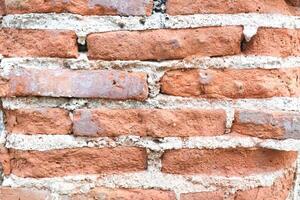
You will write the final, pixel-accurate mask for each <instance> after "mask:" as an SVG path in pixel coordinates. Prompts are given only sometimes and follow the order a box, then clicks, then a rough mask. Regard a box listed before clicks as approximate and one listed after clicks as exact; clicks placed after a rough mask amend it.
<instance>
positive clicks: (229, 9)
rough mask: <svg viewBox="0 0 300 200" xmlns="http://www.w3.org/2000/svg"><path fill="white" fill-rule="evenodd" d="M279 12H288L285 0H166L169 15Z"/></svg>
mask: <svg viewBox="0 0 300 200" xmlns="http://www.w3.org/2000/svg"><path fill="white" fill-rule="evenodd" d="M250 12H257V13H280V14H290V8H289V6H288V4H287V3H286V1H285V0H235V1H224V0H216V1H206V0H168V1H167V13H168V14H170V15H186V14H196V13H204V14H206V13H212V14H215V13H220V14H228V13H232V14H233V13H250Z"/></svg>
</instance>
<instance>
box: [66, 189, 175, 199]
mask: <svg viewBox="0 0 300 200" xmlns="http://www.w3.org/2000/svg"><path fill="white" fill-rule="evenodd" d="M97 198H98V199H99V198H100V199H105V200H108V199H110V200H113V199H116V200H118V199H120V200H133V199H134V200H154V199H155V200H176V197H175V194H174V193H173V192H169V191H161V190H141V189H108V188H95V189H93V190H92V191H91V192H89V193H87V194H82V195H74V196H73V197H72V198H71V199H72V200H81V199H91V200H92V199H97Z"/></svg>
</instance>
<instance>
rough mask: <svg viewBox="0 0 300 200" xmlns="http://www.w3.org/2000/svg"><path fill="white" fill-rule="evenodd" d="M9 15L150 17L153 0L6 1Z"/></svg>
mask: <svg viewBox="0 0 300 200" xmlns="http://www.w3.org/2000/svg"><path fill="white" fill-rule="evenodd" d="M5 2H6V10H7V13H8V14H19V13H51V12H57V13H62V12H68V13H75V14H81V15H150V14H151V12H152V7H153V1H152V0H115V1H97V0H67V1H66V0H55V1H40V0H29V1H15V0H5Z"/></svg>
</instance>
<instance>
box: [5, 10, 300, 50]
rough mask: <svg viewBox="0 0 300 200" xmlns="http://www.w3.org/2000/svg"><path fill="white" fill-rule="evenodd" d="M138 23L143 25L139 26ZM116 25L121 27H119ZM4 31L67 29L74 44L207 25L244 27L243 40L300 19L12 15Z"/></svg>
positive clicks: (298, 22) (249, 15)
mask: <svg viewBox="0 0 300 200" xmlns="http://www.w3.org/2000/svg"><path fill="white" fill-rule="evenodd" d="M141 21H142V22H143V23H141ZM120 24H123V25H122V26H121V27H120ZM2 26H3V27H4V28H21V29H68V30H74V31H75V32H76V33H77V35H78V38H79V40H78V42H79V43H81V44H84V43H85V37H86V36H87V35H88V34H89V33H94V32H108V31H117V30H148V29H159V28H170V29H179V28H198V27H207V26H244V27H245V30H250V29H249V27H251V31H250V32H249V31H246V32H245V33H246V34H245V36H246V39H247V40H250V38H251V37H252V36H253V34H254V33H255V31H253V30H255V29H253V27H255V28H258V27H272V28H289V29H299V28H300V19H299V17H297V16H287V15H280V14H258V13H242V14H194V15H182V16H168V15H166V14H163V13H161V12H159V13H155V12H154V13H153V14H152V15H151V16H149V17H134V16H130V17H121V16H80V15H75V14H68V13H62V14H53V13H50V14H38V13H30V14H16V15H6V16H4V17H3V25H2Z"/></svg>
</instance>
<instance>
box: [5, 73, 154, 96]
mask: <svg viewBox="0 0 300 200" xmlns="http://www.w3.org/2000/svg"><path fill="white" fill-rule="evenodd" d="M0 86H1V87H0V95H1V96H7V97H11V96H50V97H86V98H105V99H135V100H144V99H146V98H147V96H148V87H147V80H146V75H145V74H143V73H128V72H123V71H116V70H94V71H72V70H67V69H53V70H52V69H47V70H38V69H17V70H13V71H11V72H10V74H9V75H8V76H6V77H2V80H1V81H0Z"/></svg>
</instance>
